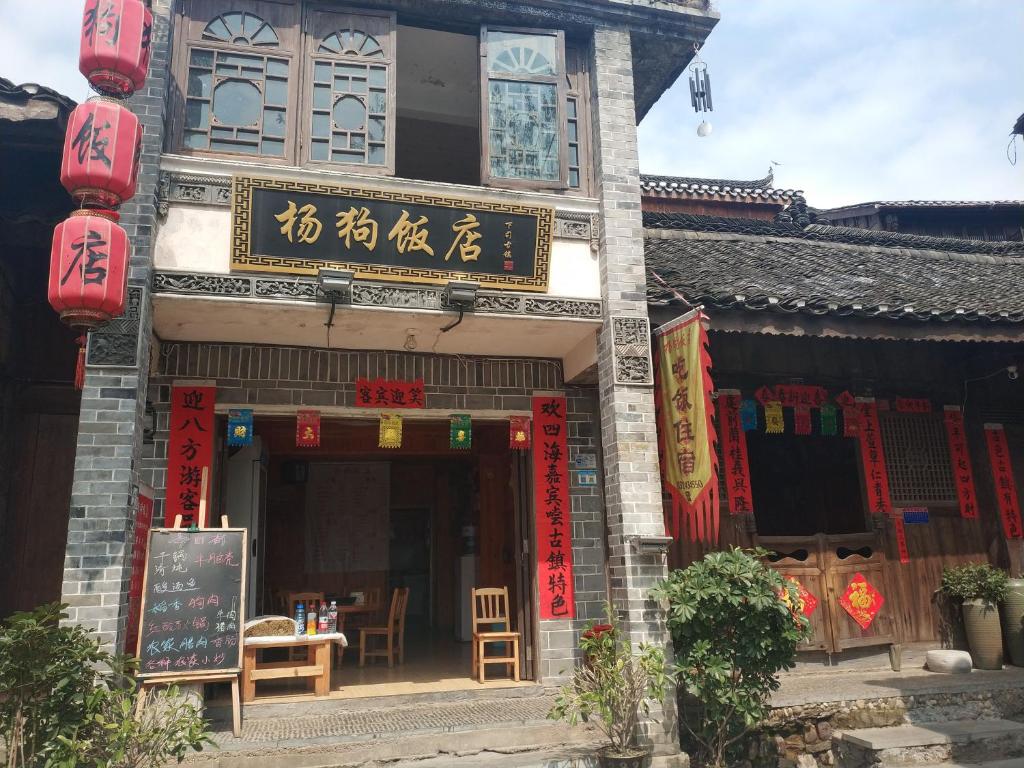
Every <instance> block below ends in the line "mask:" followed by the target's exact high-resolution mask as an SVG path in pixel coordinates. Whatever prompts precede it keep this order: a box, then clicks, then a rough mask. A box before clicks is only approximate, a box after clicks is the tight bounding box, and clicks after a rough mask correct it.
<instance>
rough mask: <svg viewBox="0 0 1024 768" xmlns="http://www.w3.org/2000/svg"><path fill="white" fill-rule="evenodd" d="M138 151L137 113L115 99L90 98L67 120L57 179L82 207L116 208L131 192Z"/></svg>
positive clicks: (132, 193) (134, 178)
mask: <svg viewBox="0 0 1024 768" xmlns="http://www.w3.org/2000/svg"><path fill="white" fill-rule="evenodd" d="M141 150H142V126H141V125H140V124H139V118H137V117H136V116H135V115H134V114H132V113H131V112H129V111H128V110H127V109H125V108H124V107H123V106H121V105H120V104H119V103H118V102H116V101H112V100H110V99H104V98H99V97H97V98H93V99H89V101H87V102H85V103H84V104H79V105H78V106H77V107H75V110H74V111H73V112H72V113H71V117H70V118H69V120H68V129H67V133H66V134H65V135H64V157H63V159H62V160H61V165H60V183H61V184H63V185H64V188H65V189H66V190H67V191H68V192H69V193H70V194H71V196H72V197H73V198H75V199H76V200H78V201H79V203H81V204H82V205H84V206H91V207H96V208H116V207H117V206H118V205H120V204H121V203H123V202H124V201H125V200H128V199H130V198H131V197H132V195H134V194H135V183H136V176H137V174H138V167H139V164H138V162H137V160H138V155H139V153H140V152H141Z"/></svg>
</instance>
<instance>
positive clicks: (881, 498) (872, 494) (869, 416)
mask: <svg viewBox="0 0 1024 768" xmlns="http://www.w3.org/2000/svg"><path fill="white" fill-rule="evenodd" d="M857 412H858V414H859V415H860V421H859V424H858V430H859V432H860V456H861V462H862V463H863V465H864V482H865V483H866V484H867V491H868V507H869V508H870V510H871V514H873V515H891V514H892V499H891V497H890V496H889V471H888V469H887V468H886V465H885V451H884V450H883V449H882V431H881V428H880V427H879V424H878V406H877V404H876V403H875V401H874V399H872V398H869V397H865V398H858V400H857ZM844 418H845V414H844Z"/></svg>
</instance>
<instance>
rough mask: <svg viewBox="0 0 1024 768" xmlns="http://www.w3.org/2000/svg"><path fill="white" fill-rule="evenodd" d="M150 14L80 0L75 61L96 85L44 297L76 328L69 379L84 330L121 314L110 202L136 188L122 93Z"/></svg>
mask: <svg viewBox="0 0 1024 768" xmlns="http://www.w3.org/2000/svg"><path fill="white" fill-rule="evenodd" d="M152 29H153V17H152V14H151V13H150V10H149V8H148V7H147V5H146V3H145V2H143V0H86V2H85V8H84V11H83V13H82V31H81V40H80V43H81V44H80V48H79V58H78V68H79V70H80V71H81V73H82V74H83V75H85V77H86V78H87V79H88V81H89V85H90V86H91V87H92V88H93V90H95V91H96V92H98V93H99V94H100V95H99V96H94V97H92V98H90V99H89V100H87V101H86V102H85V103H83V104H80V105H78V106H77V107H75V109H74V111H73V112H72V113H71V116H70V118H69V119H68V127H67V132H66V133H65V136H64V152H63V157H62V160H61V168H60V182H61V184H62V185H63V186H64V188H65V189H66V190H67V191H68V193H69V194H70V195H71V197H72V198H73V199H74V200H75V201H76V202H77V203H78V206H79V208H78V210H76V211H72V213H71V215H70V216H69V217H68V218H67V219H66V220H64V221H62V222H61V223H60V224H58V225H57V227H56V228H55V229H54V232H53V245H52V247H51V250H50V276H49V284H48V287H47V299H48V300H49V302H50V306H52V307H53V308H54V310H56V311H57V313H58V314H59V315H60V319H61V320H62V321H63V322H64V323H66V324H68V325H70V326H71V327H72V328H75V329H76V330H79V331H81V332H82V335H81V336H79V338H78V344H79V347H80V349H79V352H78V367H77V370H76V372H75V385H76V386H77V387H78V388H79V389H81V387H82V384H83V380H84V376H85V343H86V333H87V332H88V331H90V330H92V329H94V328H97V327H98V326H101V325H103V324H104V323H106V322H108V321H110V320H112V319H113V318H116V317H120V316H121V315H122V314H124V308H125V295H126V293H127V284H128V261H129V258H130V253H131V249H130V246H129V243H128V235H127V234H126V233H125V231H124V230H123V229H122V228H121V227H120V226H118V224H117V220H118V213H117V208H119V207H120V206H121V204H122V203H124V202H125V201H127V200H129V199H131V198H132V196H133V195H134V194H135V187H136V181H137V175H138V170H139V154H140V152H141V150H142V126H141V124H140V123H139V119H138V118H137V117H136V116H135V115H134V114H132V112H131V111H130V110H128V108H127V107H126V106H125V105H124V100H125V99H127V98H128V97H129V96H131V95H132V94H133V93H134V92H135V91H137V90H138V89H139V88H141V87H142V86H143V84H144V83H145V80H146V71H147V69H148V68H149V55H150V39H151V36H152Z"/></svg>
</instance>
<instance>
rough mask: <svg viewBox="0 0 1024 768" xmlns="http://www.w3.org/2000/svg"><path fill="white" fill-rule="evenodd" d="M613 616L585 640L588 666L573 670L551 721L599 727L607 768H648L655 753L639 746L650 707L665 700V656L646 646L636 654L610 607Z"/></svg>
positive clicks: (602, 757) (603, 762) (582, 645)
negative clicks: (638, 732) (642, 719)
mask: <svg viewBox="0 0 1024 768" xmlns="http://www.w3.org/2000/svg"><path fill="white" fill-rule="evenodd" d="M607 613H608V621H607V622H606V623H603V624H596V623H593V622H592V623H590V624H588V625H587V627H586V629H585V630H584V632H583V633H582V635H581V636H580V643H579V647H580V650H581V651H582V655H583V658H584V659H585V663H581V664H578V665H577V666H576V668H575V669H574V670H573V675H572V679H571V680H570V682H569V684H568V685H566V686H565V687H564V688H562V690H561V692H560V693H559V694H558V697H557V698H556V700H555V706H554V707H552V709H551V712H549V713H548V717H549V718H551V719H553V720H565V721H566V722H568V723H569V724H570V725H575V724H576V723H578V722H579V721H580V720H582V721H584V722H592V721H593V722H595V723H596V724H597V726H598V728H600V729H601V731H602V732H603V733H604V734H605V736H607V737H608V742H609V743H608V745H607V746H605V747H603V748H602V749H601V750H600V751H599V752H598V754H597V758H598V764H599V765H600V766H601V768H643V767H644V766H646V765H648V763H649V762H650V757H651V750H650V748H648V747H644V746H640V745H638V744H637V741H636V730H637V724H638V722H639V720H640V717H641V716H646V715H648V714H649V713H650V702H651V701H652V700H656V701H661V699H663V698H664V696H665V690H666V676H665V655H664V653H663V651H662V650H661V649H660V648H655V647H654V646H650V645H646V644H641V645H640V647H639V653H636V654H634V653H633V646H632V643H630V641H629V638H627V637H626V636H625V635H624V634H623V633H622V632H621V631H620V629H619V625H618V622H617V621H616V620H615V619H614V618H613V616H612V611H611V609H610V607H609V609H608V612H607Z"/></svg>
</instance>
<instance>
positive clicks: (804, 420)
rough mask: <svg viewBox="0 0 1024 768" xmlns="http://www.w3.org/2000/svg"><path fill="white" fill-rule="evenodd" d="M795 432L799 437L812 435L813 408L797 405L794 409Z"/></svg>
mask: <svg viewBox="0 0 1024 768" xmlns="http://www.w3.org/2000/svg"><path fill="white" fill-rule="evenodd" d="M793 432H794V433H796V434H798V435H809V434H811V407H810V406H809V405H797V406H795V407H794V408H793Z"/></svg>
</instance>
